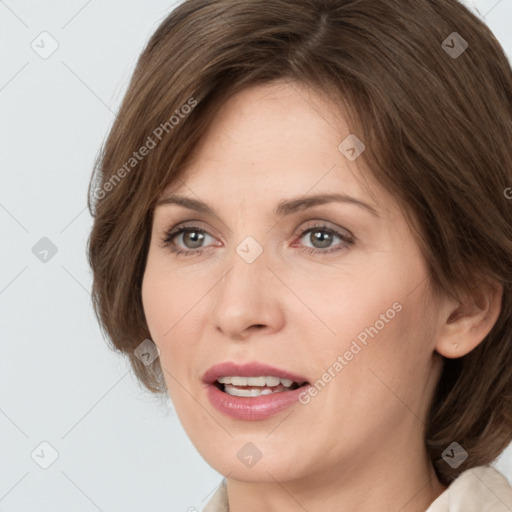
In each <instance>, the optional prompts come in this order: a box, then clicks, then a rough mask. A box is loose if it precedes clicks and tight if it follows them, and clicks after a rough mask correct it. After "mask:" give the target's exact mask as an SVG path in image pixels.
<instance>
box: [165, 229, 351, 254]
mask: <svg viewBox="0 0 512 512" xmlns="http://www.w3.org/2000/svg"><path fill="white" fill-rule="evenodd" d="M314 230H317V231H324V232H327V233H330V234H334V235H335V236H337V237H338V238H340V239H341V240H342V242H344V243H345V244H346V246H345V247H341V248H336V249H333V248H329V249H326V250H322V249H315V248H314V247H302V248H301V249H300V250H301V251H305V252H306V253H308V254H328V253H333V252H338V251H342V250H345V249H346V248H347V247H350V246H351V245H353V244H354V239H353V238H352V237H350V236H349V235H346V234H343V233H340V232H339V231H337V230H336V229H333V228H329V227H328V226H325V225H318V224H308V225H306V226H305V227H304V228H303V229H301V230H300V231H299V232H298V233H295V235H294V236H297V237H298V238H302V237H303V236H304V235H305V234H307V233H310V232H312V231H314ZM189 231H193V232H198V233H201V234H206V235H208V234H209V233H208V232H207V231H206V230H204V229H202V228H200V227H199V226H183V225H181V226H177V227H176V228H173V229H170V230H169V231H166V232H165V234H164V238H163V239H162V246H163V247H164V248H168V249H169V250H170V251H171V252H172V253H174V254H175V255H176V256H187V257H188V256H200V255H201V254H202V253H203V252H204V250H205V248H204V247H201V248H199V249H189V250H184V249H176V247H175V246H173V239H174V238H176V237H177V236H179V235H181V234H182V233H187V232H189ZM210 236H211V235H210ZM340 245H341V244H340Z"/></svg>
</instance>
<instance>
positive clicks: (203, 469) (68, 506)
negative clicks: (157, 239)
mask: <svg viewBox="0 0 512 512" xmlns="http://www.w3.org/2000/svg"><path fill="white" fill-rule="evenodd" d="M177 3H179V2H170V1H163V0H153V1H152V2H147V1H146V2H144V1H143V0H125V1H123V2H121V1H120V0H115V1H109V2H105V1H103V2H100V0H89V1H85V0H72V1H70V0H68V1H64V0H59V1H52V2H36V1H23V0H22V1H19V2H15V1H14V0H6V1H0V63H1V66H0V112H1V115H0V148H1V151H0V156H1V158H0V173H1V174H0V175H1V184H2V185H1V188H0V233H1V236H2V251H0V312H1V316H0V322H1V323H0V326H1V327H0V328H1V331H0V336H1V338H0V340H1V358H0V460H1V463H0V512H2V511H3V512H28V511H30V512H43V511H44V512H49V511H51V512H64V511H65V512H69V511H70V510H72V511H75V512H82V511H83V512H94V511H97V510H100V511H103V512H117V511H120V512H121V511H122V512H135V511H137V512H139V511H148V510H151V511H153V512H170V511H184V512H185V511H187V510H190V511H192V510H193V509H192V508H191V507H195V508H197V509H199V510H200V509H201V508H202V507H203V506H204V503H205V501H206V500H207V499H208V498H209V495H210V493H211V492H212V491H213V490H214V489H215V487H216V485H217V484H218V483H219V481H220V479H221V475H219V474H218V473H216V472H215V471H214V470H213V469H212V468H210V467H209V466H208V465H207V464H206V463H205V462H204V461H203V460H202V459H201V457H200V456H199V455H198V454H197V453H196V451H195V449H194V447H193V446H192V444H191V443H190V441H189V440H188V438H187V436H186V434H185V433H184V431H183V429H182V428H181V426H180V424H179V421H178V419H177V417H176V414H175V412H174V411H173V408H172V405H171V404H169V403H168V404H167V405H161V404H159V403H158V402H157V401H156V400H155V399H153V398H152V397H151V396H150V395H149V394H147V393H145V392H144V391H143V390H142V388H141V387H140V386H139V384H138V383H137V382H136V380H135V379H134V378H133V376H132V374H131V372H130V371H129V368H128V366H127V364H126V362H125V361H124V360H123V359H121V357H119V356H118V355H117V354H115V353H113V352H111V351H109V350H108V348H107V345H106V343H105V341H104V340H103V339H102V336H101V334H100V332H99V328H98V326H97V323H96V320H95V317H94V315H93V312H92V306H91V303H90V295H89V288H90V284H91V275H90V271H89V268H88V264H87V260H86V255H85V245H86V240H87V237H88V233H89V230H90V228H91V218H90V216H89V213H88V211H87V209H86V191H87V186H88V182H89V178H90V174H91V169H92V164H93V161H94V158H95V156H96V154H97V151H98V150H99V147H100V145H101V143H102V141H103V139H104V137H105V135H106V133H107V131H108V128H109V126H110V124H111V122H112V121H113V118H114V115H115V114H114V113H115V112H116V110H117V108H118V106H119V104H120V101H121V99H122V95H123V93H124V91H125V90H126V87H127V82H128V79H129V77H130V74H131V72H132V70H133V67H134V65H135V61H136V59H137V57H138V55H139V53H140V51H141V50H142V48H143V46H144V44H145V42H146V41H147V39H148V37H149V36H150V34H151V33H152V32H153V31H154V30H155V29H156V27H157V26H158V24H159V23H160V22H161V21H162V20H163V18H164V17H165V16H166V15H167V14H168V13H169V12H170V11H171V10H172V8H173V7H174V6H175V5H176V4H177ZM470 5H471V6H472V8H478V9H479V15H481V16H482V18H484V19H485V21H486V22H487V23H488V24H489V26H490V27H491V28H492V30H493V31H494V33H495V34H496V36H497V38H498V39H499V40H500V42H501V43H502V45H503V46H504V48H505V50H506V51H507V54H508V55H509V57H510V56H511V55H512V31H511V29H510V27H511V26H512V0H501V1H497V0H481V1H475V2H471V4H470ZM453 28H454V31H457V27H453ZM45 31H46V32H48V33H49V34H50V36H48V35H42V36H40V34H41V33H42V32H45ZM191 37H193V34H191ZM33 41H34V43H33ZM52 44H54V45H55V44H58V48H57V49H56V51H55V52H54V53H53V54H52V55H50V56H49V57H48V58H46V59H43V58H41V56H40V54H41V53H43V54H44V52H45V51H46V52H48V51H49V50H50V49H51V48H52V46H51V45H52ZM31 45H33V46H34V47H35V48H36V49H37V51H38V52H39V54H38V53H36V51H35V49H33V48H32V46H31ZM43 56H46V55H43ZM43 237H47V238H48V239H50V240H51V242H52V243H53V244H54V245H55V246H56V248H57V253H56V254H55V255H54V256H53V257H52V256H51V252H50V253H49V254H48V256H47V259H48V261H47V262H42V261H40V260H39V259H38V258H37V257H36V255H34V254H33V252H32V248H33V247H34V245H35V244H36V243H38V241H39V240H40V239H41V238H43ZM39 250H44V247H43V248H42V249H41V248H40V249H39ZM36 252H37V251H36ZM43 256H44V252H43V253H41V254H40V257H43ZM42 442H47V443H49V444H50V445H51V446H52V447H53V448H54V449H55V450H56V451H57V453H58V458H57V459H56V461H55V462H54V463H53V464H52V465H51V466H50V467H48V468H47V469H43V468H42V467H40V465H39V464H44V463H45V462H46V463H49V462H50V461H51V449H50V448H48V447H47V446H45V445H43V446H40V443H42ZM34 450H35V452H34ZM31 454H33V458H32V455H31ZM36 461H37V463H36ZM497 466H498V468H499V469H500V470H501V471H502V472H503V473H505V474H506V476H507V477H508V478H509V480H510V481H511V482H512V451H511V450H510V449H509V450H507V451H506V452H505V454H504V455H503V456H502V457H501V459H500V460H499V462H498V465H497Z"/></svg>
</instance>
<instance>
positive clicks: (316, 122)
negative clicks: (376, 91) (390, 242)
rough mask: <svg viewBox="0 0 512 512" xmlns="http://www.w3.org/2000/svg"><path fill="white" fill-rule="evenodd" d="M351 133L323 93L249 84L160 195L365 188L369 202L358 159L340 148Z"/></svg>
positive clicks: (359, 191)
mask: <svg viewBox="0 0 512 512" xmlns="http://www.w3.org/2000/svg"><path fill="white" fill-rule="evenodd" d="M353 136H354V134H351V131H350V129H349V126H348V124H347V121H346V119H345V118H344V116H343V114H342V111H341V109H340V108H335V106H334V105H333V103H332V102H331V101H330V100H329V99H328V97H327V96H326V95H322V94H321V93H319V92H316V91H313V90H311V89H310V88H307V87H306V86H303V85H301V84H296V83H293V84H292V83H285V82H277V83H271V84H263V85H258V86H253V87H249V88H246V89H244V90H242V91H240V92H238V93H236V94H235V95H233V96H231V97H230V98H229V99H228V100H227V101H226V102H225V104H224V105H223V106H222V107H221V108H220V110H219V113H218V115H217V116H216V117H215V119H214V120H213V121H212V123H211V125H210V126H209V129H208V130H207V132H206V134H205V135H204V136H203V138H202V139H201V141H200V142H199V143H198V144H197V146H196V147H195V148H194V151H193V153H192V154H191V157H190V158H189V160H188V162H187V163H186V165H185V166H184V168H183V171H182V173H181V174H180V179H179V180H175V182H173V183H170V184H169V185H168V186H167V187H166V189H165V190H164V192H163V194H162V195H167V194H169V193H177V192H183V193H185V192H187V191H188V192H192V193H193V194H195V195H197V196H199V197H208V198H211V197H212V196H213V197H215V196H218V195H219V194H221V193H222V197H223V198H228V197H229V196H230V195H232V196H233V198H234V199H235V198H238V199H242V198H246V199H247V200H249V199H251V198H254V197H255V196H257V195H258V194H260V193H262V194H264V195H265V197H268V196H269V194H270V195H272V193H273V192H276V193H277V192H278V193H279V194H277V195H279V197H282V196H283V195H286V196H289V197H292V196H299V195H305V194H308V193H332V192H339V193H345V194H350V195H353V196H359V197H361V196H365V197H366V198H368V197H369V191H370V189H371V196H372V198H373V201H374V202H375V201H381V200H382V199H383V198H380V197H379V198H378V196H381V195H382V193H380V194H379V190H378V187H376V184H375V183H374V182H373V180H372V176H371V174H370V173H369V172H368V170H367V168H366V167H365V164H364V162H363V160H362V159H361V158H358V159H356V160H355V161H351V160H349V159H348V158H347V157H346V156H345V154H344V153H343V152H342V151H341V150H340V143H341V142H342V141H344V140H345V139H347V138H349V139H350V137H353ZM284 192H286V194H284ZM380 192H382V191H380Z"/></svg>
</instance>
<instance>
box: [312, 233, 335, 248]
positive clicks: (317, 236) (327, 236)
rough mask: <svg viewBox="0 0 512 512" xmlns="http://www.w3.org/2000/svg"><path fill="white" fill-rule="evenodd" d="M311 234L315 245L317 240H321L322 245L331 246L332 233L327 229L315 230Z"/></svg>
mask: <svg viewBox="0 0 512 512" xmlns="http://www.w3.org/2000/svg"><path fill="white" fill-rule="evenodd" d="M311 235H312V240H311V241H312V242H313V245H315V242H320V247H329V245H330V243H331V238H332V234H331V233H328V232H327V231H314V232H312V233H311ZM322 244H323V245H322Z"/></svg>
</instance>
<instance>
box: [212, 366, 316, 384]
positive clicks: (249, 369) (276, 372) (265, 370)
mask: <svg viewBox="0 0 512 512" xmlns="http://www.w3.org/2000/svg"><path fill="white" fill-rule="evenodd" d="M261 375H264V376H265V377H279V378H281V379H290V380H293V381H294V382H297V383H298V384H302V383H303V382H307V379H306V378H305V377H303V376H302V375H297V374H296V373H292V372H289V371H288V370H283V369H281V368H276V367H275V366H270V365H268V364H265V363H260V362H257V361H254V362H249V363H244V364H239V363H235V362H232V361H225V362H223V363H219V364H216V365H214V366H212V367H211V368H209V369H208V370H207V371H206V372H205V374H204V375H203V379H202V380H203V382H206V383H207V384H213V383H214V382H215V381H216V380H217V379H218V378H219V377H226V376H239V377H259V376H261Z"/></svg>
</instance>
